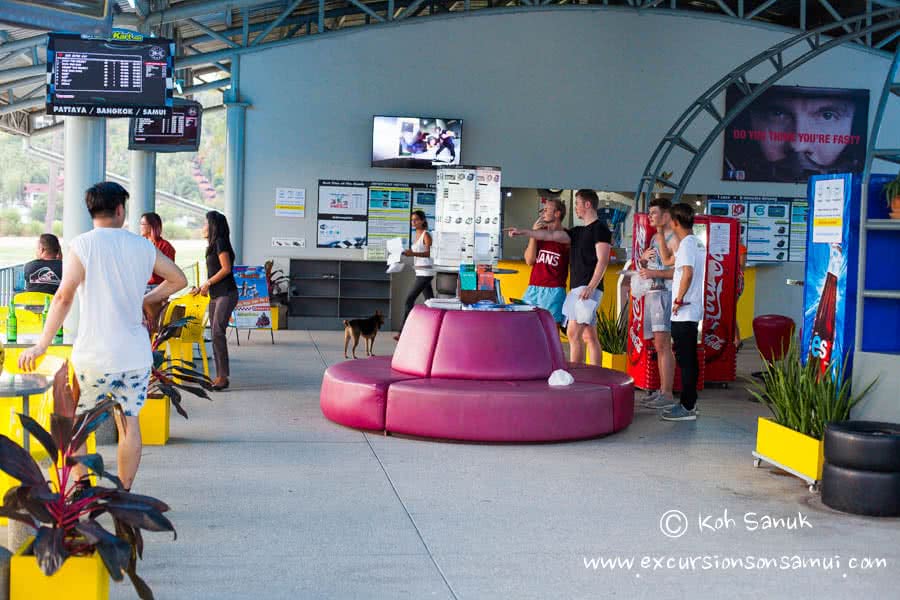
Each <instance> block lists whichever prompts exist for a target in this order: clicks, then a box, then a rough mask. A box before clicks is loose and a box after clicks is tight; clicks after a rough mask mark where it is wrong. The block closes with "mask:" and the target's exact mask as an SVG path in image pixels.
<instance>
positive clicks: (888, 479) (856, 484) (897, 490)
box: [822, 463, 900, 517]
mask: <svg viewBox="0 0 900 600" xmlns="http://www.w3.org/2000/svg"><path fill="white" fill-rule="evenodd" d="M822 502H823V503H825V505H826V506H830V507H831V508H833V509H835V510H839V511H841V512H847V513H853V514H855V515H867V516H870V517H897V516H900V473H881V472H878V471H854V470H853V469H845V468H844V467H838V466H836V465H832V464H828V463H825V467H824V468H823V469H822Z"/></svg>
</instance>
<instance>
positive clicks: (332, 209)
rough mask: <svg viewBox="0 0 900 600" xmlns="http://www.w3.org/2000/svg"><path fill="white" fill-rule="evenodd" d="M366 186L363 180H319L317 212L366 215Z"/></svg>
mask: <svg viewBox="0 0 900 600" xmlns="http://www.w3.org/2000/svg"><path fill="white" fill-rule="evenodd" d="M368 191H369V190H368V187H367V185H366V183H363V182H345V181H341V182H337V181H335V182H331V181H320V182H319V214H320V215H345V216H353V217H365V216H366V196H367V194H368Z"/></svg>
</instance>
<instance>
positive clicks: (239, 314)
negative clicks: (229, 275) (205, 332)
mask: <svg viewBox="0 0 900 600" xmlns="http://www.w3.org/2000/svg"><path fill="white" fill-rule="evenodd" d="M233 273H234V281H235V283H237V288H238V303H237V306H236V307H235V309H234V312H233V313H232V314H231V319H229V322H228V325H229V327H234V328H236V329H272V307H271V306H270V305H269V286H268V284H267V283H266V269H265V267H262V266H247V265H235V267H234V270H233Z"/></svg>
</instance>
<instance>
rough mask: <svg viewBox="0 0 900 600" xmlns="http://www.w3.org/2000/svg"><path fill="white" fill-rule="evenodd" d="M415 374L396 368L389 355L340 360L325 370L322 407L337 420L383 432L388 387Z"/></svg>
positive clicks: (332, 418) (321, 397) (323, 410)
mask: <svg viewBox="0 0 900 600" xmlns="http://www.w3.org/2000/svg"><path fill="white" fill-rule="evenodd" d="M412 377H413V376H412V375H406V374H404V373H400V372H398V371H394V370H392V369H391V359H390V357H387V356H375V357H372V358H367V359H361V360H348V361H345V362H342V363H338V364H336V365H332V366H330V367H328V369H326V370H325V376H324V377H323V378H322V388H321V391H320V392H319V406H320V407H321V409H322V414H324V415H325V416H326V417H328V418H329V419H331V420H332V421H334V422H335V423H340V424H341V425H346V426H347V427H356V428H358V429H372V430H381V431H383V430H384V413H385V405H386V402H387V390H388V386H389V385H390V384H391V383H393V382H395V381H402V380H404V379H410V378H412Z"/></svg>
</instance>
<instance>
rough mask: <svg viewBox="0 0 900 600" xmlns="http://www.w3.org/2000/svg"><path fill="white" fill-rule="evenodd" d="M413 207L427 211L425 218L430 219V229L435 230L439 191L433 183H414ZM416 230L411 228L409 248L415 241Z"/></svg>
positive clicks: (415, 209) (414, 209)
mask: <svg viewBox="0 0 900 600" xmlns="http://www.w3.org/2000/svg"><path fill="white" fill-rule="evenodd" d="M412 194H413V198H412V209H413V211H417V210H421V211H422V212H423V213H425V219H426V220H427V221H428V229H429V230H433V229H434V228H435V227H436V226H437V219H436V214H435V209H436V204H435V202H436V198H437V191H436V190H435V186H434V184H433V183H426V184H414V185H413V186H412ZM415 235H416V233H415V230H414V229H413V228H412V227H410V228H409V243H408V245H407V246H406V247H407V248H410V247H412V244H413V242H415V241H416V240H415Z"/></svg>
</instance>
